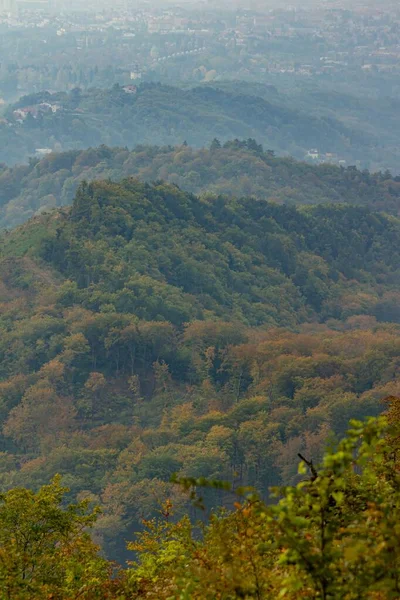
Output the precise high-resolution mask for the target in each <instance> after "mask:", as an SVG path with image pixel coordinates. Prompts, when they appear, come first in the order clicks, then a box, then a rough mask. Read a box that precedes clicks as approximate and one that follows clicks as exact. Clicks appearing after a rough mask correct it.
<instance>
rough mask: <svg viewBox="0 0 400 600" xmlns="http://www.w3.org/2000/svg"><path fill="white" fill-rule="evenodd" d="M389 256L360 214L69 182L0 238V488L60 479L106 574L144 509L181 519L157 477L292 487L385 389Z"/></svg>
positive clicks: (391, 338) (382, 238) (393, 232)
mask: <svg viewBox="0 0 400 600" xmlns="http://www.w3.org/2000/svg"><path fill="white" fill-rule="evenodd" d="M399 242H400V223H399V221H398V220H397V219H396V218H395V217H387V216H384V215H382V214H379V213H373V212H371V211H370V210H369V209H367V208H362V207H349V206H343V205H337V206H332V205H326V206H308V207H301V208H296V207H289V206H279V205H277V204H272V203H267V202H265V201H258V200H257V199H242V200H237V199H228V198H222V197H219V198H215V199H211V198H197V197H196V196H194V195H192V194H189V193H185V192H183V191H181V190H179V189H177V188H176V187H175V186H171V185H167V184H162V183H159V184H154V185H149V184H143V183H139V182H138V181H136V180H133V179H127V180H125V181H124V182H122V183H120V184H117V183H112V182H110V181H106V182H104V181H100V182H95V183H92V184H84V185H82V186H81V187H80V188H79V190H78V192H77V195H76V198H75V200H74V203H73V205H72V207H71V208H65V209H62V210H60V211H54V212H53V213H50V214H48V215H42V216H40V217H36V218H35V219H33V220H31V221H30V222H28V223H26V224H25V225H23V226H21V227H20V228H18V229H16V230H14V231H13V232H11V233H7V234H4V235H3V237H2V240H1V255H0V278H1V300H2V302H1V305H0V327H1V333H2V335H1V338H0V378H1V383H0V420H1V435H0V443H1V450H2V452H1V453H0V485H1V488H2V489H3V490H4V489H9V488H12V487H15V486H21V485H22V486H28V487H31V488H34V489H37V487H38V486H40V485H42V484H44V483H47V482H48V481H49V479H50V478H51V477H52V476H53V475H54V474H55V473H60V474H61V475H62V478H63V483H65V484H66V485H68V486H69V487H70V490H71V491H70V494H69V496H68V498H69V499H70V500H71V499H76V498H78V499H82V498H89V499H90V500H91V501H93V502H94V503H96V504H100V505H101V507H102V509H103V514H102V516H101V517H100V518H99V520H98V522H97V525H96V528H95V533H96V537H97V539H98V540H99V541H100V542H101V543H102V544H103V545H104V547H105V548H106V550H107V553H108V555H109V556H112V557H117V558H119V559H122V558H123V557H124V550H123V549H124V547H125V542H124V540H125V539H126V538H127V534H128V533H127V532H128V531H129V532H130V531H132V529H133V528H137V527H138V526H139V525H138V522H139V521H140V519H141V518H142V517H143V516H150V515H152V514H153V513H154V510H155V508H156V507H157V506H158V505H159V502H160V501H162V500H163V499H166V498H172V499H173V501H174V503H175V505H176V511H177V513H179V511H181V510H184V509H185V507H186V499H185V497H184V496H183V495H182V494H181V493H180V492H179V490H177V489H176V488H174V487H173V486H171V484H170V483H169V480H170V477H171V475H172V473H174V472H176V473H178V475H180V476H191V477H200V476H206V477H217V478H222V479H228V480H231V481H234V483H235V485H247V484H249V485H256V486H257V487H258V488H259V490H260V492H261V494H262V495H263V496H264V497H266V496H267V494H268V488H269V486H270V485H273V484H279V483H282V482H284V483H287V482H291V481H296V477H297V476H296V465H297V461H296V459H294V456H295V455H296V453H297V452H299V451H304V452H306V453H307V455H309V456H313V458H314V459H315V460H316V461H317V460H318V458H319V457H320V456H321V455H322V452H323V450H324V447H325V445H326V443H327V441H328V440H329V439H332V438H334V437H337V436H342V435H343V433H344V431H345V429H346V427H347V423H348V419H349V418H350V417H363V416H366V415H374V414H378V413H379V412H380V411H381V408H382V405H381V399H382V398H384V397H386V396H388V395H396V394H398V393H399V392H400V390H399V380H398V364H397V363H398V355H399V344H400V341H399V340H400V337H399V332H400V329H399V322H400V314H399V309H398V307H399V294H400V290H399V264H400V260H399V255H398V248H400V243H399ZM204 499H205V502H206V504H207V506H209V507H210V506H212V505H215V504H217V503H220V502H222V501H223V500H224V497H223V496H221V494H220V492H218V490H212V489H211V490H208V491H207V492H206V494H205V497H204Z"/></svg>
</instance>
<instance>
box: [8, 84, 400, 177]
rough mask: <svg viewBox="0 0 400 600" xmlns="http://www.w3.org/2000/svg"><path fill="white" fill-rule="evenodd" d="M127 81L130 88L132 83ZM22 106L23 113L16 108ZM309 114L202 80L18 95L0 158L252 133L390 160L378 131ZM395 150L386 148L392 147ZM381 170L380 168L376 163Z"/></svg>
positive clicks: (266, 139)
mask: <svg viewBox="0 0 400 600" xmlns="http://www.w3.org/2000/svg"><path fill="white" fill-rule="evenodd" d="M132 87H133V86H132ZM24 111H25V112H24ZM366 130H367V127H366V128H365V131H363V130H362V129H361V128H360V127H359V126H358V127H357V129H352V128H351V123H350V124H349V125H346V124H343V123H342V122H341V121H339V120H337V119H335V118H334V117H332V116H323V115H322V116H318V117H315V116H313V115H311V114H310V112H309V111H307V110H306V111H303V112H302V111H299V110H295V109H294V108H291V107H290V106H288V105H287V104H285V103H284V101H283V102H282V99H281V98H279V100H276V98H274V97H272V98H271V100H268V99H266V98H264V97H261V96H257V95H253V93H251V92H249V93H246V92H245V90H243V87H241V88H240V89H239V88H237V89H235V88H234V87H233V89H218V88H213V87H209V86H205V87H204V86H203V87H201V86H200V87H196V88H193V89H188V90H183V89H181V88H177V87H172V86H165V85H160V84H142V85H140V86H138V87H137V88H136V87H133V89H130V88H126V89H125V88H122V87H119V86H118V85H116V86H114V87H113V88H112V89H108V90H97V89H93V90H89V91H85V92H83V91H81V90H79V89H76V90H73V91H72V92H71V93H68V94H67V93H57V94H49V93H48V92H43V93H40V94H36V95H32V96H26V97H24V98H22V99H21V100H20V101H19V102H18V103H17V104H15V105H13V106H10V107H9V109H8V111H7V113H6V122H2V123H1V124H0V149H1V150H0V161H3V162H7V163H8V164H11V163H18V162H22V161H24V160H27V158H28V157H29V156H31V155H33V154H34V153H35V150H36V149H37V148H51V149H53V150H56V149H61V150H70V149H76V148H78V149H79V148H87V147H88V146H97V145H100V144H107V145H113V146H115V145H117V146H127V147H129V148H133V147H134V146H135V145H137V144H139V143H151V144H160V145H165V144H172V145H176V144H182V143H183V142H184V141H185V140H186V141H187V143H188V144H191V145H193V146H197V147H202V146H205V145H208V144H209V143H210V142H211V141H212V139H213V138H215V137H218V138H220V139H221V140H222V141H226V140H228V139H232V138H249V137H250V138H256V139H258V140H259V142H260V143H262V144H264V145H265V146H266V147H267V148H271V149H272V150H274V151H275V152H277V153H287V154H290V155H292V156H295V157H296V158H303V157H304V155H305V153H306V152H307V151H308V150H310V149H314V148H317V149H318V150H319V152H321V153H324V154H325V153H330V154H332V153H333V154H336V155H337V156H338V158H340V159H344V160H346V161H347V164H355V163H356V161H357V160H360V161H361V164H364V165H370V164H372V165H379V168H382V164H383V165H386V166H387V165H388V164H393V162H388V160H387V158H386V156H382V153H383V150H384V149H383V147H382V146H383V144H382V141H381V140H380V139H379V137H378V136H375V135H374V134H371V133H369V132H368V133H366ZM394 151H395V150H393V152H394ZM383 168H385V166H384V167H383Z"/></svg>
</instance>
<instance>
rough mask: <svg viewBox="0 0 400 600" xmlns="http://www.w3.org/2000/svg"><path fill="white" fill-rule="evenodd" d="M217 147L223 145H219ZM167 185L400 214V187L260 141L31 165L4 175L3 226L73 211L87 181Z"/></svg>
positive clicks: (68, 157) (0, 186) (102, 150)
mask: <svg viewBox="0 0 400 600" xmlns="http://www.w3.org/2000/svg"><path fill="white" fill-rule="evenodd" d="M217 142H218V140H217ZM128 176H133V177H138V178H139V179H140V180H141V181H147V182H151V181H159V180H161V179H162V180H165V181H166V182H168V183H172V184H177V185H179V187H180V188H182V189H183V190H186V191H188V192H192V193H195V194H200V193H201V194H203V193H209V194H213V195H219V194H228V195H231V196H237V197H241V196H255V197H256V198H259V199H262V200H271V201H273V202H276V203H279V204H282V203H287V204H294V205H302V204H317V203H341V202H345V203H349V204H357V205H364V206H369V207H370V208H373V209H375V210H384V211H387V212H389V213H392V214H394V215H397V214H398V211H399V206H398V205H399V202H398V200H399V194H400V184H399V181H398V178H397V177H396V178H392V177H390V176H389V177H388V176H387V174H382V173H376V174H372V173H369V172H368V171H359V170H357V169H354V168H343V167H337V166H333V165H328V164H325V165H320V166H317V165H311V164H306V163H301V162H296V161H295V160H293V159H292V158H279V157H274V154H273V152H271V151H269V150H267V151H266V152H263V151H262V147H261V146H259V145H258V144H257V143H256V142H255V141H254V140H252V139H249V140H247V141H239V140H234V141H228V142H226V143H225V144H223V146H221V144H219V146H218V144H216V143H212V144H211V146H210V149H206V148H202V149H201V150H197V149H195V148H191V147H190V146H175V147H171V146H163V147H158V146H144V145H142V146H136V148H135V149H134V150H132V151H129V150H127V149H126V148H108V147H106V146H100V147H98V148H89V149H85V150H80V151H78V150H73V151H69V152H64V153H58V154H57V153H53V154H51V155H49V156H46V157H44V158H43V159H41V160H40V161H39V160H37V159H32V160H31V161H30V163H29V165H20V166H15V167H10V168H7V167H5V166H3V167H1V168H0V207H1V211H0V225H1V226H2V227H12V226H14V225H19V224H21V223H22V222H23V221H25V220H27V219H28V218H29V217H31V216H33V215H35V214H37V213H40V212H43V211H48V212H51V211H53V210H54V207H55V206H61V205H68V204H71V203H72V201H73V199H74V195H75V192H76V189H77V187H78V186H79V185H80V184H81V182H82V180H83V179H85V180H87V181H91V180H94V179H98V178H104V179H107V178H111V179H113V180H122V179H124V178H125V177H128Z"/></svg>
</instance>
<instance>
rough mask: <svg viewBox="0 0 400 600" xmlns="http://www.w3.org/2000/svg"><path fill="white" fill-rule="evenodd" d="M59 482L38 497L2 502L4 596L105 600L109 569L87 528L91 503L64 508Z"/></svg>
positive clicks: (21, 495)
mask: <svg viewBox="0 0 400 600" xmlns="http://www.w3.org/2000/svg"><path fill="white" fill-rule="evenodd" d="M59 479H60V478H55V479H54V481H53V482H52V483H51V484H50V485H47V486H44V487H42V488H41V489H40V490H39V491H38V492H37V493H34V492H32V491H30V490H27V489H23V488H16V489H12V490H10V491H8V492H6V493H5V494H2V496H1V498H0V594H1V597H2V598H9V599H15V600H23V599H25V598H26V599H27V600H28V598H29V599H36V598H37V599H38V600H39V599H42V598H59V599H60V600H61V599H62V598H65V599H67V598H68V599H72V598H87V599H89V598H91V599H92V598H93V599H94V598H106V597H107V596H108V594H107V588H108V587H110V586H109V576H110V572H111V569H110V566H109V565H108V564H107V563H106V561H105V560H103V559H102V558H100V557H99V556H98V555H97V551H98V548H97V547H96V546H95V545H94V544H93V543H92V542H91V540H90V538H89V536H88V534H87V533H85V531H86V529H87V527H90V526H91V525H93V523H94V521H95V518H96V515H95V513H92V514H89V513H88V512H87V508H88V503H87V502H82V503H79V504H76V505H73V504H71V505H69V506H66V507H64V506H63V505H62V501H63V496H64V494H65V493H66V492H67V491H68V490H67V489H66V488H63V487H61V486H60V482H59Z"/></svg>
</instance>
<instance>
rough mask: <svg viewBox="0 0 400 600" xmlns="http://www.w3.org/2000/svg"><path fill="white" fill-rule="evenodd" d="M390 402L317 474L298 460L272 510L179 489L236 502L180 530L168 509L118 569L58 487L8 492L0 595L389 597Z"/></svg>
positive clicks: (392, 589) (394, 408)
mask: <svg viewBox="0 0 400 600" xmlns="http://www.w3.org/2000/svg"><path fill="white" fill-rule="evenodd" d="M390 403H391V407H390V410H389V412H388V415H387V416H386V418H380V419H369V420H368V421H367V422H365V423H362V422H359V421H352V423H351V425H352V427H351V429H350V430H349V432H348V434H347V437H346V438H345V439H344V440H343V441H342V442H340V444H339V445H338V446H337V448H336V449H334V450H331V451H330V452H328V453H326V454H325V455H324V457H323V459H322V461H321V464H320V465H316V464H315V463H313V462H312V461H309V460H308V459H306V458H304V457H303V456H302V455H299V456H300V458H301V459H302V462H301V463H300V465H299V469H298V473H299V476H300V477H302V481H300V482H299V483H298V484H297V485H295V486H286V487H284V488H280V489H279V488H275V489H274V497H275V498H276V499H277V501H275V503H274V504H273V505H267V504H265V502H264V501H263V500H262V498H261V497H260V495H259V494H258V493H257V492H256V491H255V490H254V489H251V488H241V489H237V490H233V489H232V486H231V485H229V484H228V483H226V482H221V481H212V480H207V479H204V478H193V477H191V478H188V477H186V478H181V479H178V480H177V479H176V478H175V481H177V482H178V483H179V484H180V485H181V486H182V489H183V491H184V492H185V491H186V495H187V496H188V497H191V498H192V499H193V500H195V504H197V505H199V506H201V505H202V504H203V501H202V499H201V498H196V496H197V494H198V493H199V490H200V492H201V491H203V490H205V489H214V490H220V491H222V492H223V493H224V494H225V495H226V496H231V497H232V498H235V496H236V502H235V503H234V506H233V507H232V508H233V510H231V511H230V512H226V511H222V512H215V513H213V514H212V515H211V518H210V519H209V521H208V522H205V523H204V522H198V523H197V524H196V523H193V522H192V521H193V520H192V519H191V518H190V516H189V513H186V514H185V515H183V516H182V517H181V518H178V519H177V518H176V516H175V514H174V510H175V506H174V503H173V502H172V501H171V500H170V499H167V500H166V501H165V502H164V503H162V504H161V505H160V509H159V511H158V513H159V514H158V518H153V519H150V520H149V519H146V520H143V526H144V530H143V531H142V532H139V533H137V534H136V536H134V538H133V540H132V541H129V542H128V543H127V549H128V551H129V553H130V560H129V561H128V565H127V567H128V568H127V569H125V570H122V569H119V570H116V569H115V568H114V565H113V564H112V563H108V562H107V561H106V560H104V558H101V557H100V556H99V554H98V547H96V545H95V544H94V543H93V541H92V540H91V539H90V538H89V535H88V533H87V528H88V526H89V527H90V525H93V524H94V522H95V520H96V512H95V511H90V509H89V501H88V500H86V501H81V502H79V503H74V504H69V505H67V506H65V505H63V496H64V495H65V493H67V492H68V489H67V488H65V487H64V488H63V487H61V485H60V481H59V477H56V478H54V480H53V481H52V482H51V484H50V485H46V486H43V487H42V488H41V489H39V490H38V492H36V493H34V492H32V491H31V490H27V489H23V488H22V489H12V490H10V491H8V492H7V493H5V494H3V495H2V496H1V497H0V524H1V534H0V550H1V553H2V561H1V565H0V573H1V578H0V590H1V592H2V595H3V596H4V597H5V598H13V599H14V598H15V599H18V600H27V599H29V600H32V599H33V600H41V599H43V598H45V597H46V598H48V597H50V598H58V599H60V600H71V599H75V600H78V598H79V599H81V600H82V599H84V600H93V599H95V598H97V599H98V600H107V599H108V600H111V599H113V600H140V599H144V598H149V599H154V600H171V599H172V598H188V599H189V598H190V599H193V600H206V599H210V600H212V599H214V598H221V599H231V600H234V599H239V598H244V599H245V600H251V599H252V598H257V599H258V600H275V598H277V597H279V598H284V599H287V600H294V599H297V598H299V597H301V598H306V599H309V600H318V599H321V600H327V599H330V598H332V599H338V598H354V599H355V598H363V599H370V600H373V599H375V598H379V599H380V600H391V599H392V598H397V597H398V594H399V592H400V589H399V582H398V570H399V560H400V548H399V543H398V528H399V516H400V515H399V508H400V497H399V475H398V467H399V464H398V450H399V398H394V397H391V398H390ZM189 492H190V495H189ZM85 529H86V531H85ZM16 532H17V533H16ZM133 553H135V554H133ZM3 557H4V558H3Z"/></svg>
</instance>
